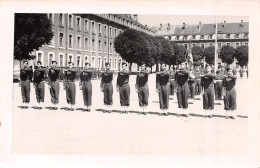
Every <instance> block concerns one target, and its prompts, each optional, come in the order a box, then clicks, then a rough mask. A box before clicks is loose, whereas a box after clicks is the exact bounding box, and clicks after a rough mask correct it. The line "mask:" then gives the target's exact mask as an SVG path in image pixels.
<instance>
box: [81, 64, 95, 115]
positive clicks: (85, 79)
mask: <svg viewBox="0 0 260 168" xmlns="http://www.w3.org/2000/svg"><path fill="white" fill-rule="evenodd" d="M93 73H94V71H93V70H92V69H90V64H89V63H86V66H85V69H83V70H81V72H80V74H79V78H80V82H79V88H80V89H81V90H82V93H83V101H84V105H85V106H86V107H87V109H83V111H87V112H90V107H91V105H92V83H91V79H92V77H93Z"/></svg>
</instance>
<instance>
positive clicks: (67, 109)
mask: <svg viewBox="0 0 260 168" xmlns="http://www.w3.org/2000/svg"><path fill="white" fill-rule="evenodd" d="M60 109H61V110H66V111H70V108H69V107H61V108H60Z"/></svg>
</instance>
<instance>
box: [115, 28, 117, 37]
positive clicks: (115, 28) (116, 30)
mask: <svg viewBox="0 0 260 168" xmlns="http://www.w3.org/2000/svg"><path fill="white" fill-rule="evenodd" d="M116 36H117V30H116V28H115V37H116Z"/></svg>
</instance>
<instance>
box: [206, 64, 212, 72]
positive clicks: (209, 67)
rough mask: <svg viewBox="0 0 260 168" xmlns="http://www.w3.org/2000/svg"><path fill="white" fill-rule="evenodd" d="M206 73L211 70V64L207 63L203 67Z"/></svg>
mask: <svg viewBox="0 0 260 168" xmlns="http://www.w3.org/2000/svg"><path fill="white" fill-rule="evenodd" d="M205 70H206V73H208V72H211V66H210V65H209V64H207V65H206V67H205Z"/></svg>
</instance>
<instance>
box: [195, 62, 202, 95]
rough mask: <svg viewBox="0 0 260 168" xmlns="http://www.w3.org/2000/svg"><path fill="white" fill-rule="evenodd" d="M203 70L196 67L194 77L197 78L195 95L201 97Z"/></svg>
mask: <svg viewBox="0 0 260 168" xmlns="http://www.w3.org/2000/svg"><path fill="white" fill-rule="evenodd" d="M200 75H201V70H200V69H199V67H198V66H195V69H194V77H195V95H200V93H201V76H200Z"/></svg>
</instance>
